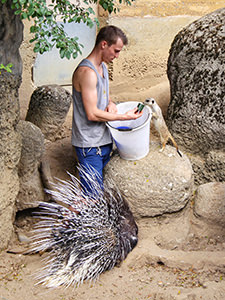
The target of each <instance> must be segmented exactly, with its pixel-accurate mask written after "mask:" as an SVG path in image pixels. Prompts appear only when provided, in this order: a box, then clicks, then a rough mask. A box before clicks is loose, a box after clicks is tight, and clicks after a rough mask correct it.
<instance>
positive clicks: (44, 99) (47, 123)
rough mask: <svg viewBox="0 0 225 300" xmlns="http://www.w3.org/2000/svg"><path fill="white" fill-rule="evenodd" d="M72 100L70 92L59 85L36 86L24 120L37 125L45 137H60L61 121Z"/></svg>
mask: <svg viewBox="0 0 225 300" xmlns="http://www.w3.org/2000/svg"><path fill="white" fill-rule="evenodd" d="M71 102H72V96H71V94H70V93H69V92H68V91H67V90H66V89H64V88H63V87H61V86H59V85H44V86H41V87H38V88H37V89H36V90H35V91H34V92H33V94H32V96H31V100H30V104H29V108H28V112H27V115H26V121H30V122H32V123H34V124H35V125H36V126H38V127H39V128H40V129H41V131H42V133H43V134H44V136H45V138H46V139H48V140H51V141H55V140H56V139H58V138H62V137H63V135H64V132H63V123H64V122H65V119H66V115H67V113H68V111H69V108H70V105H71Z"/></svg>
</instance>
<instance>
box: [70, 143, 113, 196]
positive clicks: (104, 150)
mask: <svg viewBox="0 0 225 300" xmlns="http://www.w3.org/2000/svg"><path fill="white" fill-rule="evenodd" d="M75 150H76V154H77V158H78V161H79V164H80V166H81V167H84V168H85V169H86V170H88V168H91V169H92V170H93V169H94V170H96V177H95V180H97V181H98V183H99V185H100V187H101V189H103V188H104V186H103V168H104V167H105V166H106V164H107V163H108V162H109V160H110V153H111V151H112V144H107V145H104V146H100V147H90V148H81V147H75ZM79 175H80V182H81V185H82V188H83V190H84V192H86V193H87V192H88V193H91V194H92V193H93V189H92V188H91V186H90V185H89V183H88V181H87V178H86V177H85V176H83V174H82V172H79ZM92 175H93V174H92Z"/></svg>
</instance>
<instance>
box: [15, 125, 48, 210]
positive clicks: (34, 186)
mask: <svg viewBox="0 0 225 300" xmlns="http://www.w3.org/2000/svg"><path fill="white" fill-rule="evenodd" d="M18 130H19V132H20V134H21V136H22V152H21V158H20V162H19V165H18V174H19V180H20V190H19V194H18V196H17V200H16V207H17V210H23V209H27V208H31V207H37V206H38V203H39V202H40V201H44V200H45V193H44V190H43V186H42V182H41V177H40V173H39V170H38V168H39V165H40V162H41V159H42V156H43V154H44V136H43V134H42V132H41V130H40V128H38V127H37V126H35V125H34V124H33V123H31V122H27V121H23V120H21V121H20V122H19V125H18Z"/></svg>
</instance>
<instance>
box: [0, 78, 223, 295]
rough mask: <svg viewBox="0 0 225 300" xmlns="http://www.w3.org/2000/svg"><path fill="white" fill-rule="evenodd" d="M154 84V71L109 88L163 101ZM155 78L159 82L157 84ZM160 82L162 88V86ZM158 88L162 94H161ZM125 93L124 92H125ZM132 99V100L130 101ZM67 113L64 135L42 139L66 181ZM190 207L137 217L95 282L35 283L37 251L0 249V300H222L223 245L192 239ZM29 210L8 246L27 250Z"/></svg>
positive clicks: (70, 165)
mask: <svg viewBox="0 0 225 300" xmlns="http://www.w3.org/2000/svg"><path fill="white" fill-rule="evenodd" d="M157 78H158V83H159V87H158V88H157V86H155V87H153V88H152V90H151V89H150V90H149V89H146V88H145V87H146V86H152V85H151V80H152V82H154V84H156V83H157V82H155V81H154V80H153V79H154V75H153V74H151V76H150V75H147V76H146V77H145V78H142V81H140V80H139V81H138V80H134V81H133V82H127V83H125V84H123V85H121V84H114V85H113V86H112V88H111V90H112V94H113V95H114V96H115V98H116V99H118V98H119V95H122V96H123V99H127V98H132V95H133V98H134V97H135V93H136V97H137V95H138V97H140V98H141V97H145V96H147V95H149V93H151V92H152V94H151V95H153V94H154V96H155V95H157V93H158V95H159V100H160V99H161V98H160V97H164V102H165V103H164V105H165V106H166V105H167V104H168V94H169V93H168V88H167V87H168V85H167V83H166V76H165V75H162V76H161V77H160V78H159V76H158V74H157ZM160 82H163V84H162V85H160ZM162 86H163V87H164V88H162ZM162 92H163V96H162ZM126 93H127V94H126ZM23 99H24V101H22V103H21V116H22V117H23V116H24V115H25V113H26V107H27V105H28V102H27V99H26V97H24V98H23ZM131 100H135V99H131ZM70 134H71V111H70V112H69V114H68V117H67V120H66V123H65V138H64V139H62V140H58V141H56V142H51V143H50V142H48V143H46V149H47V155H48V158H49V162H50V166H51V172H52V175H53V176H54V177H57V178H62V179H66V178H67V174H66V171H69V172H71V173H73V171H74V159H73V153H72V149H71V144H70ZM192 217H193V216H192V207H191V205H190V204H189V205H188V206H187V207H186V208H185V209H184V210H183V211H181V212H179V213H176V214H171V215H168V216H161V217H157V218H148V219H140V220H137V223H138V226H139V242H138V244H137V246H136V248H135V249H134V250H133V251H132V252H131V253H130V254H129V255H128V257H127V259H126V260H125V261H124V262H123V263H122V264H121V266H120V267H116V268H114V269H113V270H110V271H108V272H106V273H104V274H102V275H101V276H100V278H99V280H98V281H97V282H91V283H85V284H83V285H81V286H79V287H69V288H67V289H64V288H57V289H48V288H46V287H44V286H40V285H38V284H37V280H36V278H35V276H36V274H37V273H38V270H40V268H41V265H42V259H43V257H45V256H46V255H48V254H47V253H45V254H43V255H39V254H33V255H23V254H18V253H17V254H15V253H8V252H7V251H2V252H1V253H0V300H24V299H29V300H46V299H48V300H77V299H79V300H88V299H100V300H103V299H107V300H111V299H118V300H126V299H132V300H134V299H138V300H144V299H155V300H173V299H188V300H198V299H203V300H212V299H215V300H216V299H217V300H224V299H225V263H224V262H225V260H224V259H225V244H224V243H223V242H222V241H220V240H218V239H217V238H215V239H214V238H213V239H209V238H208V237H207V236H202V237H198V236H195V235H194V234H193V233H191V230H190V228H191V227H190V224H191V220H192ZM32 224H33V219H32V218H31V217H30V212H27V213H26V214H25V213H24V214H20V215H18V216H17V220H16V223H15V230H16V232H17V233H19V237H20V240H21V241H19V240H18V239H17V235H15V236H14V238H13V239H12V241H11V242H10V245H9V248H8V250H10V251H11V252H18V251H23V250H26V249H27V246H28V244H27V237H29V234H30V231H31V229H32Z"/></svg>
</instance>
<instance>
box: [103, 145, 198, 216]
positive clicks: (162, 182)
mask: <svg viewBox="0 0 225 300" xmlns="http://www.w3.org/2000/svg"><path fill="white" fill-rule="evenodd" d="M105 179H106V180H107V179H112V180H113V181H114V182H115V184H116V186H117V187H118V188H119V190H120V191H121V193H122V194H123V195H124V197H125V199H126V200H127V201H128V203H129V204H130V207H131V210H132V212H133V214H134V215H135V216H136V217H152V216H157V215H162V214H164V213H172V212H176V211H179V210H181V209H182V208H184V206H185V205H186V204H187V202H188V200H189V199H190V197H191V195H192V192H193V172H192V167H191V163H190V161H189V159H188V158H187V156H186V155H183V157H180V156H179V155H178V154H177V152H176V149H175V148H174V147H171V146H166V148H165V150H164V152H162V153H161V152H159V148H158V146H157V145H156V144H151V147H150V151H149V154H148V155H147V156H146V157H145V158H143V159H141V160H138V161H128V160H124V159H122V158H120V156H119V155H118V154H117V155H113V157H112V158H111V160H110V162H109V163H108V164H107V166H106V167H105Z"/></svg>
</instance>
